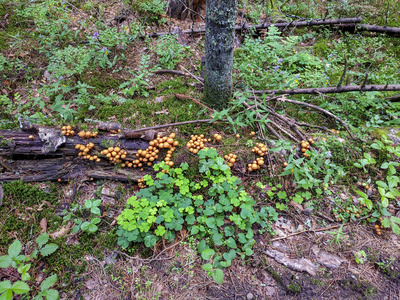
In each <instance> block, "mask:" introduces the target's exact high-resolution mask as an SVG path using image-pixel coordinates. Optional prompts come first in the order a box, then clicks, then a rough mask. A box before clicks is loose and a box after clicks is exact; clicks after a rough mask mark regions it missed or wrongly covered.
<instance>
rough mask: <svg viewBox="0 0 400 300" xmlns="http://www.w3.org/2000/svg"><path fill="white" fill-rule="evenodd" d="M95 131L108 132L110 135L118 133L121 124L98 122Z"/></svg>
mask: <svg viewBox="0 0 400 300" xmlns="http://www.w3.org/2000/svg"><path fill="white" fill-rule="evenodd" d="M97 129H99V130H103V131H109V132H112V133H118V132H119V130H121V124H119V123H115V122H100V123H99V124H98V125H97Z"/></svg>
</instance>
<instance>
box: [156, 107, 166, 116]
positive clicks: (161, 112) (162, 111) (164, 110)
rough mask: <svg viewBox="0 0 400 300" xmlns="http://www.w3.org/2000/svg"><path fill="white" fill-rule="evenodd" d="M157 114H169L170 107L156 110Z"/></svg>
mask: <svg viewBox="0 0 400 300" xmlns="http://www.w3.org/2000/svg"><path fill="white" fill-rule="evenodd" d="M155 114H156V115H164V114H165V115H168V114H169V112H168V108H166V109H163V110H160V111H156V112H155Z"/></svg>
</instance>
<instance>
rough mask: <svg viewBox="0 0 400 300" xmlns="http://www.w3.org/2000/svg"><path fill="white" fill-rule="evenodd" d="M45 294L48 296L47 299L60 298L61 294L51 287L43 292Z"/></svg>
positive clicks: (56, 299)
mask: <svg viewBox="0 0 400 300" xmlns="http://www.w3.org/2000/svg"><path fill="white" fill-rule="evenodd" d="M43 294H44V296H45V297H46V300H58V299H60V295H59V294H58V291H56V290H53V289H50V290H47V291H45V292H43Z"/></svg>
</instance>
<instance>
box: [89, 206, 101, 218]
mask: <svg viewBox="0 0 400 300" xmlns="http://www.w3.org/2000/svg"><path fill="white" fill-rule="evenodd" d="M90 212H91V213H92V214H94V215H97V216H100V214H101V211H100V208H98V207H97V206H95V207H92V208H90Z"/></svg>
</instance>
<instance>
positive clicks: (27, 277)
mask: <svg viewBox="0 0 400 300" xmlns="http://www.w3.org/2000/svg"><path fill="white" fill-rule="evenodd" d="M21 279H22V280H23V281H29V280H31V275H29V273H24V274H22V275H21Z"/></svg>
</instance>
